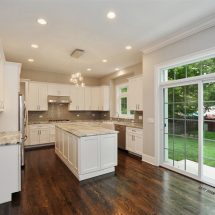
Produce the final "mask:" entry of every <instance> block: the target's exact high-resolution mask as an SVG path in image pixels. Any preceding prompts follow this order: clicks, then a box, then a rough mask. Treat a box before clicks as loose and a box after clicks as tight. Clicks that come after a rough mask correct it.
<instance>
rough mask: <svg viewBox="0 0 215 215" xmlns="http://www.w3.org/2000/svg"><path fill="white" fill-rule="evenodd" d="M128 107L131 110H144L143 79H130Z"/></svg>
mask: <svg viewBox="0 0 215 215" xmlns="http://www.w3.org/2000/svg"><path fill="white" fill-rule="evenodd" d="M128 86H129V88H128V107H129V110H135V111H142V110H143V78H142V76H137V77H133V78H131V79H129V85H128Z"/></svg>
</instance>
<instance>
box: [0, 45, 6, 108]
mask: <svg viewBox="0 0 215 215" xmlns="http://www.w3.org/2000/svg"><path fill="white" fill-rule="evenodd" d="M4 64H5V57H4V53H3V49H2V48H1V44H0V111H3V110H4Z"/></svg>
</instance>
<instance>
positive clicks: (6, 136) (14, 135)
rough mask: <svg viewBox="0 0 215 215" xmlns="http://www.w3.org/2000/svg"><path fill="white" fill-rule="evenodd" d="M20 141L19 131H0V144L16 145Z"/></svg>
mask: <svg viewBox="0 0 215 215" xmlns="http://www.w3.org/2000/svg"><path fill="white" fill-rule="evenodd" d="M20 142H21V133H20V132H19V131H11V132H0V146H5V145H16V144H19V143H20Z"/></svg>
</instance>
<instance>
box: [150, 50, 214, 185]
mask: <svg viewBox="0 0 215 215" xmlns="http://www.w3.org/2000/svg"><path fill="white" fill-rule="evenodd" d="M213 57H215V47H213V48H210V49H206V50H202V51H200V52H194V53H192V54H190V55H186V56H184V57H180V58H177V59H172V60H171V61H169V62H166V63H163V64H159V65H156V66H155V67H154V68H155V69H154V72H155V73H154V77H155V82H154V83H155V86H154V106H155V112H154V116H155V117H154V118H155V124H154V126H155V127H154V128H155V165H157V166H159V165H161V164H162V163H161V162H162V152H161V150H162V144H163V143H162V142H161V141H162V133H163V127H162V126H161V125H162V112H163V106H162V90H161V89H162V88H164V87H172V86H177V85H183V84H184V85H187V84H192V83H197V82H198V81H200V79H201V80H202V78H203V77H202V76H203V75H201V76H195V77H191V78H186V80H185V79H179V80H173V81H166V82H162V81H161V74H162V71H163V70H164V69H167V68H172V67H177V66H180V65H185V64H189V63H193V62H195V61H201V60H204V59H208V58H213ZM209 80H215V73H211V74H206V75H204V80H203V81H209ZM162 166H165V165H162ZM167 168H169V169H171V167H169V166H168V167H167ZM200 168H201V167H200ZM172 169H173V170H174V168H172ZM177 171H178V172H180V173H181V174H184V175H186V176H189V177H192V178H194V179H196V180H199V181H201V182H205V183H207V184H210V185H212V186H214V184H213V183H211V182H209V180H207V181H206V180H205V179H204V178H202V177H199V176H195V175H193V174H190V173H188V172H185V171H182V170H177Z"/></svg>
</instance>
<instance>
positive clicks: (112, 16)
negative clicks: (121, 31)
mask: <svg viewBox="0 0 215 215" xmlns="http://www.w3.org/2000/svg"><path fill="white" fill-rule="evenodd" d="M107 18H108V19H115V18H116V14H115V13H114V12H113V11H109V12H108V13H107Z"/></svg>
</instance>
